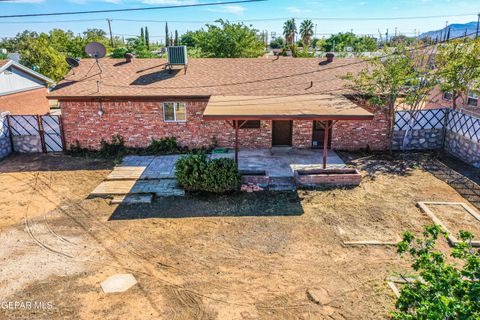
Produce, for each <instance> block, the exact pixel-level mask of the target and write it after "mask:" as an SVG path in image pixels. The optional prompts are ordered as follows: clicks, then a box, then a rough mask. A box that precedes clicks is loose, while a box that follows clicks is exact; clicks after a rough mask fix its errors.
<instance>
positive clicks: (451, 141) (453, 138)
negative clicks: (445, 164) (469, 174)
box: [445, 130, 480, 168]
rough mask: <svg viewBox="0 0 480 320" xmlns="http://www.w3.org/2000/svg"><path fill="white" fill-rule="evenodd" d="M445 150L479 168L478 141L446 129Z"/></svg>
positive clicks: (479, 149) (479, 146) (479, 144)
mask: <svg viewBox="0 0 480 320" xmlns="http://www.w3.org/2000/svg"><path fill="white" fill-rule="evenodd" d="M445 151H446V152H448V153H450V154H451V155H453V156H455V157H457V158H459V159H461V160H462V161H464V162H466V163H469V164H471V165H472V166H474V167H476V168H480V143H478V142H475V141H472V140H470V139H467V138H466V137H464V136H463V135H461V134H459V133H455V132H452V131H450V130H447V133H446V137H445Z"/></svg>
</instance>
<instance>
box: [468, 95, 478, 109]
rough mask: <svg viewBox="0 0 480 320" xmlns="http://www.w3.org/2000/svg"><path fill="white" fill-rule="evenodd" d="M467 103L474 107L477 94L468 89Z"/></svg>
mask: <svg viewBox="0 0 480 320" xmlns="http://www.w3.org/2000/svg"><path fill="white" fill-rule="evenodd" d="M467 104H468V105H469V106H474V107H476V106H478V95H476V94H475V93H473V92H471V91H470V92H469V93H468V97H467Z"/></svg>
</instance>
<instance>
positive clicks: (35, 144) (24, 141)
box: [12, 135, 42, 153]
mask: <svg viewBox="0 0 480 320" xmlns="http://www.w3.org/2000/svg"><path fill="white" fill-rule="evenodd" d="M12 140H13V148H14V150H15V152H19V153H37V152H42V141H41V140H40V136H34V135H29V136H14V137H13V139H12Z"/></svg>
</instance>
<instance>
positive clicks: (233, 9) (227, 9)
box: [207, 5, 247, 16]
mask: <svg viewBox="0 0 480 320" xmlns="http://www.w3.org/2000/svg"><path fill="white" fill-rule="evenodd" d="M207 10H208V11H211V12H222V13H231V14H236V15H239V16H241V15H242V14H243V13H244V12H245V11H246V10H247V8H245V7H242V6H237V5H230V6H223V7H221V8H208V9H207Z"/></svg>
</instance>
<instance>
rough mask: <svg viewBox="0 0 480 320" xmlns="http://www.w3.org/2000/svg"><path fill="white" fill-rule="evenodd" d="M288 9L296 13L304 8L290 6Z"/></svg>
mask: <svg viewBox="0 0 480 320" xmlns="http://www.w3.org/2000/svg"><path fill="white" fill-rule="evenodd" d="M287 11H288V12H290V13H295V14H297V13H300V12H302V10H300V9H299V8H297V7H288V8H287Z"/></svg>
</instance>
